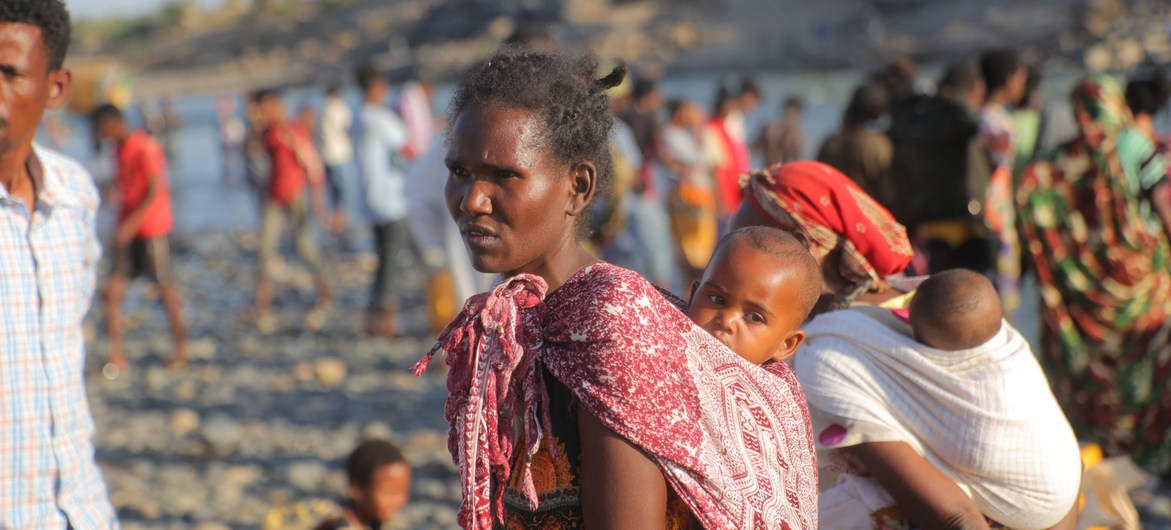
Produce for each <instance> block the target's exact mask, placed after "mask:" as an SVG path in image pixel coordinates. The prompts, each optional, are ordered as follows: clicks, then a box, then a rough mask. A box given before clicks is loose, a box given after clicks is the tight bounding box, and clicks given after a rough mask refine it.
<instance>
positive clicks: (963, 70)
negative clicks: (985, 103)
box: [939, 61, 983, 94]
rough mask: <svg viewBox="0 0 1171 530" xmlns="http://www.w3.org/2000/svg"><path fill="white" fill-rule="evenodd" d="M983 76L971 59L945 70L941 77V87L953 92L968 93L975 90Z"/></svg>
mask: <svg viewBox="0 0 1171 530" xmlns="http://www.w3.org/2000/svg"><path fill="white" fill-rule="evenodd" d="M981 82H983V78H982V77H981V76H980V70H979V69H977V68H976V65H974V64H972V63H971V62H969V61H964V62H959V63H955V64H952V65H950V66H948V67H947V70H944V72H943V77H941V78H940V79H939V88H944V87H946V88H948V89H950V90H951V91H952V92H953V93H957V94H968V93H970V92H971V91H972V90H975V89H976V88H977V87H978V86H979V85H980V83H981Z"/></svg>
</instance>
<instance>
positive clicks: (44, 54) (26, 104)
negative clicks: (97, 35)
mask: <svg viewBox="0 0 1171 530" xmlns="http://www.w3.org/2000/svg"><path fill="white" fill-rule="evenodd" d="M70 80H71V77H70V74H69V71H68V70H66V69H64V68H61V69H58V70H49V53H48V48H46V47H45V43H44V41H43V40H42V38H41V28H38V27H36V26H33V25H30V24H23V23H13V22H0V155H4V154H6V153H8V152H10V151H12V150H13V149H15V148H18V147H20V146H25V145H29V144H30V142H32V139H33V136H35V135H36V133H37V125H38V124H39V123H40V121H41V115H42V114H44V112H45V107H49V108H54V109H55V108H58V107H60V106H61V105H62V104H64V103H65V97H66V94H67V93H68V89H69V82H70Z"/></svg>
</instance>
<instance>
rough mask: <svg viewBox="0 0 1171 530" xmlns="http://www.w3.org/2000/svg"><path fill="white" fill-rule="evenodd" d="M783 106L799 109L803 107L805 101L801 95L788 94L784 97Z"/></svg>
mask: <svg viewBox="0 0 1171 530" xmlns="http://www.w3.org/2000/svg"><path fill="white" fill-rule="evenodd" d="M784 108H785V109H786V110H788V109H793V110H801V109H804V108H805V101H804V100H803V99H801V96H789V97H787V98H785V104H784Z"/></svg>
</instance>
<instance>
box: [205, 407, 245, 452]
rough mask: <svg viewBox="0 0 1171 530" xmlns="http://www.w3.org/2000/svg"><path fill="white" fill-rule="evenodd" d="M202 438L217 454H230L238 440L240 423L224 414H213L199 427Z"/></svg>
mask: <svg viewBox="0 0 1171 530" xmlns="http://www.w3.org/2000/svg"><path fill="white" fill-rule="evenodd" d="M199 432H200V435H201V436H202V437H203V440H204V441H206V442H207V443H208V445H210V446H211V449H212V451H213V452H214V453H215V454H217V455H219V456H226V455H228V454H230V453H231V452H232V451H233V450H234V449H235V448H236V445H237V444H239V442H240V424H239V423H237V422H236V421H235V420H232V419H230V418H227V417H225V416H215V417H213V418H211V419H210V420H207V421H206V422H204V423H203V427H202V428H201V429H200V431H199Z"/></svg>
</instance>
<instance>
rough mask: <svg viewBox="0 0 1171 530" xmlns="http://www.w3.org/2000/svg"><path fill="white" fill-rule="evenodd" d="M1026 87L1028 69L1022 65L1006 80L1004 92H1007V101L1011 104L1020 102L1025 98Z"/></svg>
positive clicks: (1027, 83) (1027, 84)
mask: <svg viewBox="0 0 1171 530" xmlns="http://www.w3.org/2000/svg"><path fill="white" fill-rule="evenodd" d="M1028 86H1029V68H1028V67H1027V66H1025V65H1023V64H1022V65H1021V66H1020V67H1019V68H1017V70H1016V72H1015V73H1013V74H1012V77H1009V78H1008V84H1007V85H1006V86H1005V90H1007V91H1008V100H1009V101H1013V102H1016V101H1020V100H1021V98H1023V97H1025V90H1027V89H1028Z"/></svg>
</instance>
